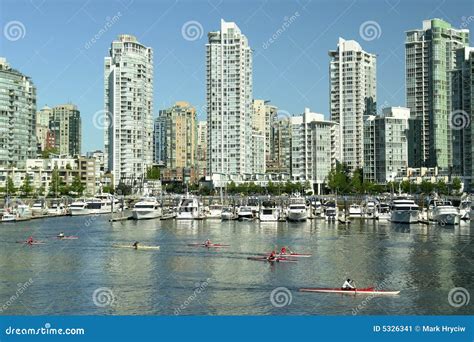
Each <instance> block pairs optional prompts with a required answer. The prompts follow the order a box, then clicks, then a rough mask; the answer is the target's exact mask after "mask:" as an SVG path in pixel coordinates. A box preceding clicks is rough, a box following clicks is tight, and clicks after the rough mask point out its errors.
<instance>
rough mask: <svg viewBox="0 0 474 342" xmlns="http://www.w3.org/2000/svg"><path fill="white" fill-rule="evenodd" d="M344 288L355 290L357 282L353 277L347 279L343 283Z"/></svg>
mask: <svg viewBox="0 0 474 342" xmlns="http://www.w3.org/2000/svg"><path fill="white" fill-rule="evenodd" d="M342 289H343V290H354V289H355V284H354V281H353V280H351V279H347V280H346V281H345V282H344V284H342Z"/></svg>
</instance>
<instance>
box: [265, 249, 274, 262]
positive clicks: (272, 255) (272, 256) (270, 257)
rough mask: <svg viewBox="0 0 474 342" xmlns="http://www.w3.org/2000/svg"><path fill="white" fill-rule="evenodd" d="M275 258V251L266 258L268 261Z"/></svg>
mask: <svg viewBox="0 0 474 342" xmlns="http://www.w3.org/2000/svg"><path fill="white" fill-rule="evenodd" d="M275 259H276V252H275V251H272V252H271V253H270V255H269V256H268V258H267V260H268V261H274V260H275Z"/></svg>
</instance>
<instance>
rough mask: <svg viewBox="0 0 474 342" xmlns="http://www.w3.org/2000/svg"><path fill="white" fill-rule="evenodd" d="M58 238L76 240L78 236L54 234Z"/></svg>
mask: <svg viewBox="0 0 474 342" xmlns="http://www.w3.org/2000/svg"><path fill="white" fill-rule="evenodd" d="M56 238H57V239H58V240H76V239H79V236H62V237H61V236H56Z"/></svg>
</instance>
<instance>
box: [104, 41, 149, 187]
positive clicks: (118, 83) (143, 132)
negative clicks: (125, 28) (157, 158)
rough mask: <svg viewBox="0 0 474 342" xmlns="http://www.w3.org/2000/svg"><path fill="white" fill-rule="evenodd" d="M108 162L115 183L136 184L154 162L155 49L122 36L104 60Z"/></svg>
mask: <svg viewBox="0 0 474 342" xmlns="http://www.w3.org/2000/svg"><path fill="white" fill-rule="evenodd" d="M104 88H105V96H104V103H105V134H104V141H105V151H104V152H105V165H106V170H107V171H110V172H111V173H112V174H113V185H114V186H117V185H118V184H119V182H123V183H126V184H135V180H138V181H141V180H142V179H143V178H144V177H145V176H146V171H147V169H148V168H149V167H150V166H151V165H152V163H153V51H152V49H151V48H150V47H146V46H145V45H143V44H141V43H140V42H138V41H137V39H136V37H134V36H130V35H120V36H119V37H118V39H117V40H115V41H113V42H112V45H111V48H110V51H109V57H105V60H104Z"/></svg>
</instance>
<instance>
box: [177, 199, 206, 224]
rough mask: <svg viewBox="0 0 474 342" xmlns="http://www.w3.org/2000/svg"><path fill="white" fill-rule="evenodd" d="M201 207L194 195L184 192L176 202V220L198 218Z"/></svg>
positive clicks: (200, 214)
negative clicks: (177, 202) (184, 194)
mask: <svg viewBox="0 0 474 342" xmlns="http://www.w3.org/2000/svg"><path fill="white" fill-rule="evenodd" d="M201 211H202V207H201V205H200V203H199V201H198V199H197V198H196V197H194V196H189V194H186V196H184V197H183V198H181V200H180V202H179V204H178V210H177V214H176V219H177V220H194V219H199V218H201V216H202V213H201Z"/></svg>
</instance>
